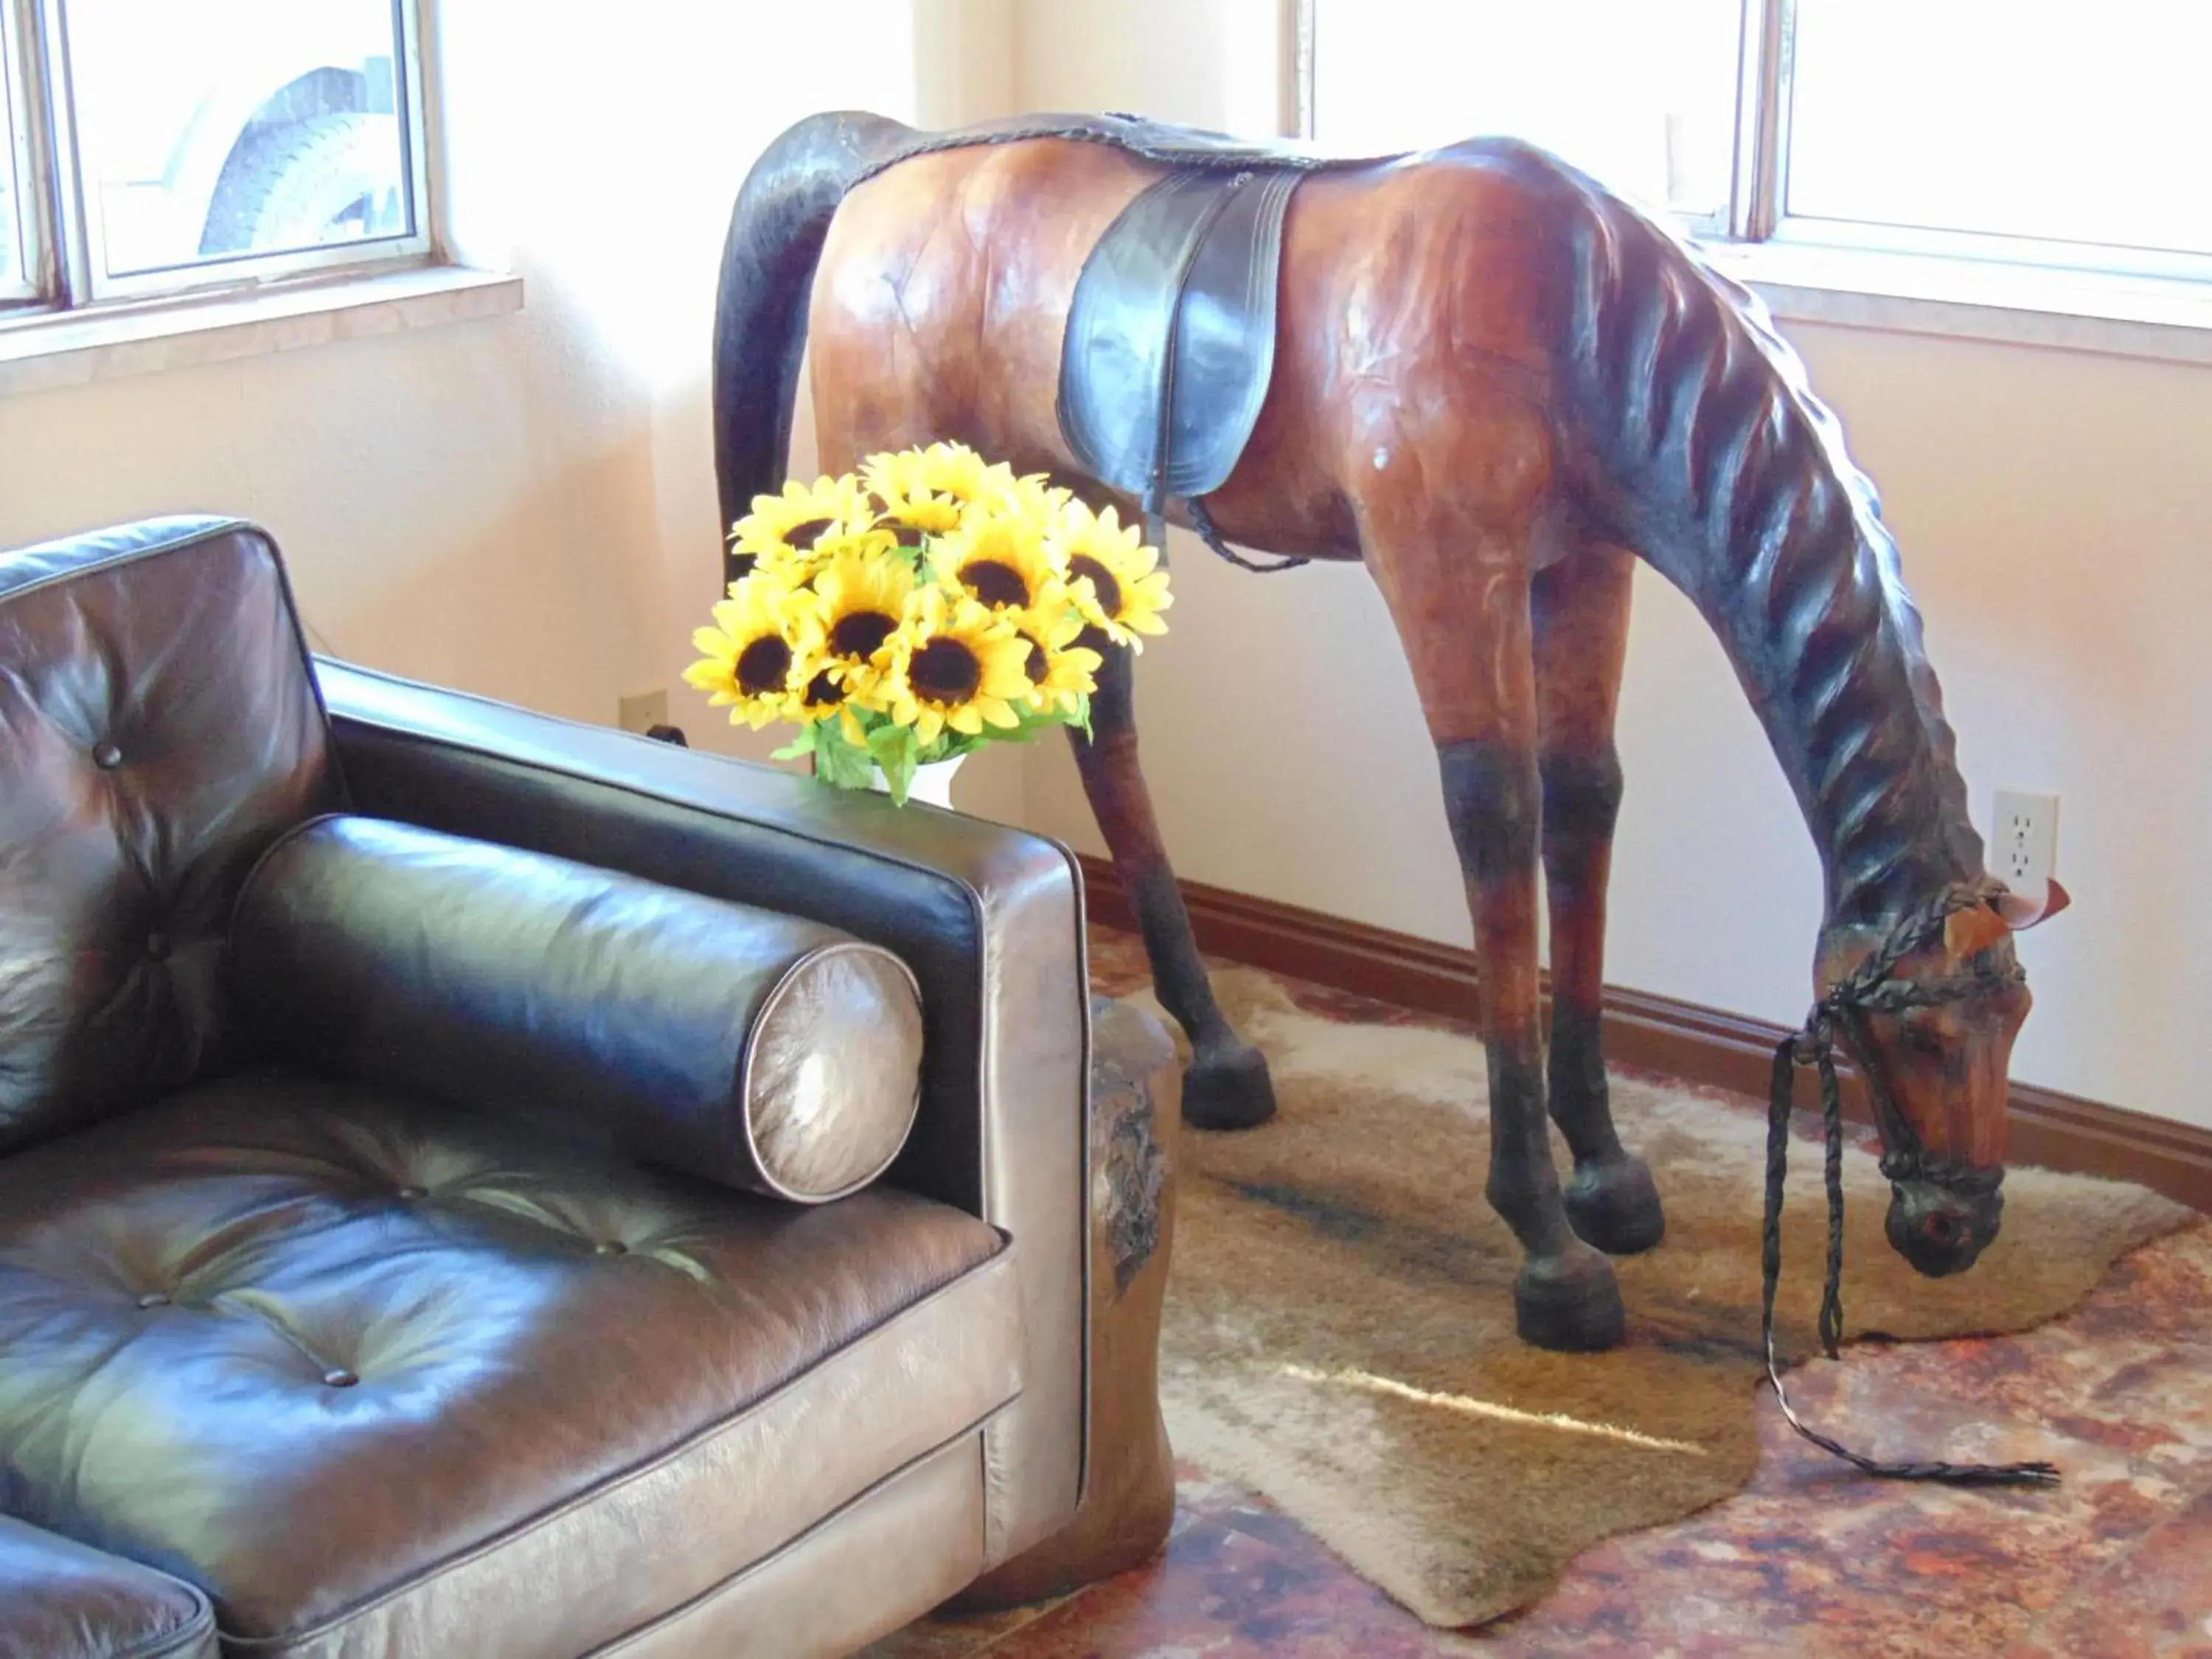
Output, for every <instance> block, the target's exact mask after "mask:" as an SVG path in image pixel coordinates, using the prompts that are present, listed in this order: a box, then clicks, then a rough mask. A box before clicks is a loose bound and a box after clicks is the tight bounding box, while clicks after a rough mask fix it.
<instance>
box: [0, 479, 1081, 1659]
mask: <svg viewBox="0 0 2212 1659" xmlns="http://www.w3.org/2000/svg"><path fill="white" fill-rule="evenodd" d="M802 970H803V971H802ZM794 987H797V988H794ZM1087 1020H1088V1007H1087V1003H1086V997H1085V963H1084V956H1083V933H1082V901H1081V894H1080V888H1079V882H1078V879H1077V877H1076V874H1075V872H1074V869H1073V865H1072V863H1071V860H1070V859H1069V857H1068V856H1067V854H1066V852H1065V850H1064V849H1062V848H1058V847H1056V846H1054V845H1053V844H1051V843H1049V842H1043V841H1041V840H1038V839H1036V838H1034V837H1031V836H1025V835H1021V834H1018V833H1016V832H1013V831H1011V830H1006V829H999V828H996V827H994V826H989V825H986V824H983V823H979V822H976V821H975V820H973V819H969V818H964V817H957V816H955V815H952V814H949V813H941V812H936V811H930V810H927V809H920V808H915V809H908V810H906V811H898V810H896V809H894V808H893V807H891V806H890V804H889V803H888V802H887V801H884V800H882V799H877V798H872V797H858V798H856V797H852V796H847V795H843V794H841V793H834V792H830V791H827V790H823V789H820V788H819V787H817V786H815V785H814V784H812V783H811V781H807V780H805V779H796V778H793V777H791V776H789V775H785V774H782V773H780V772H776V771H774V770H771V769H763V768H756V767H749V766H745V765H742V764H738V763H732V762H729V761H726V760H722V759H720V758H716V757H711V756H708V755H704V754H700V753H695V752H691V751H689V750H684V749H682V748H678V747H674V746H671V745H667V744H658V743H653V742H651V741H648V740H647V739H644V738H634V737H630V736H629V735H626V734H624V733H622V732H615V731H612V730H610V729H605V728H600V727H593V726H579V725H574V724H570V723H567V722H564V721H560V720H552V719H549V718H546V717H544V716H541V715H538V714H531V713H527V712H525V711H523V710H520V709H517V708H509V707H506V706H503V705H500V704H496V703H493V702H484V701H482V700H479V699H476V698H473V697H468V696H459V695H457V694H455V693H453V692H450V691H446V690H436V689H433V688H430V687H428V686H423V685H419V684H411V683H408V682H405V681H402V680H398V679H394V678H390V677H387V676H385V675H380V674H375V673H371V672H368V671H364V670H362V669H359V668H355V667H349V666H345V665H341V664H338V663H336V662H331V661H328V660H323V659H314V658H312V657H311V656H310V655H309V653H307V651H306V649H305V648H304V647H303V645H302V642H301V635H300V630H299V625H298V623H297V620H296V617H295V612H294V609H293V605H292V602H291V599H290V595H289V591H288V589H287V586H286V583H285V578H284V574H283V566H282V563H281V561H280V559H279V557H278V555H277V552H276V548H275V546H274V545H273V544H272V543H271V542H270V539H269V538H267V537H266V536H265V535H264V534H263V533H262V532H259V531H258V530H256V529H254V528H252V526H247V525H244V524H241V523H238V522H235V521H231V520H212V519H178V520H158V521H154V522H150V523H146V524H141V525H137V526H130V527H127V528H124V529H119V530H116V531H112V532H104V533H101V534H96V535H91V536H86V537H81V538H75V539H72V540H69V541H64V542H58V543H54V544H47V545H44V546H39V547H33V548H29V549H26V550H21V551H18V552H15V553H13V554H7V555H0V1659H16V1656H21V1655H29V1654H36V1655H38V1656H40V1659H61V1656H68V1659H75V1656H79V1655H86V1656H89V1655H95V1654H118V1655H119V1654H125V1653H128V1654H132V1655H155V1654H158V1655H170V1654H180V1655H181V1654H192V1655H199V1654H213V1653H216V1652H218V1651H220V1652H222V1653H227V1654H252V1655H266V1656H308V1655H314V1656H347V1659H369V1656H417V1655H419V1656H441V1659H447V1656H450V1659H501V1656H513V1659H526V1656H528V1659H536V1656H556V1655H558V1656H574V1655H582V1654H592V1655H613V1654H621V1655H623V1656H636V1659H642V1656H662V1655H683V1656H690V1655H710V1654H711V1655H715V1656H723V1655H739V1654H763V1655H775V1656H801V1655H813V1654H836V1653H844V1652H848V1651H850V1650H853V1649H854V1648H856V1647H858V1646H860V1645H862V1644H866V1643H867V1642H869V1641H871V1640H872V1639H874V1638H877V1637H878V1636H879V1635H881V1634H883V1633H884V1632H888V1631H890V1630H891V1629H893V1628H895V1627H896V1626H899V1625H901V1624H902V1623H904V1622H906V1621H907V1620H910V1619H912V1618H914V1617H915V1616H917V1615H919V1614H920V1613H923V1612H925V1611H926V1610H927V1609H928V1608H930V1607H933V1606H934V1605H936V1604H937V1603H939V1601H943V1600H945V1599H946V1598H948V1597H950V1596H951V1595H954V1594H956V1593H957V1592H958V1591H959V1590H960V1589H962V1588H963V1587H964V1586H965V1585H967V1584H969V1583H970V1582H971V1581H973V1580H974V1579H975V1578H976V1577H978V1576H979V1575H981V1574H982V1573H984V1572H986V1571H988V1570H989V1569H991V1568H992V1567H994V1565H998V1564H1000V1563H1001V1562H1004V1561H1006V1560H1007V1559H1009V1558H1011V1557H1012V1556H1014V1555H1016V1554H1018V1553H1021V1552H1023V1551H1024V1550H1026V1549H1028V1548H1030V1547H1032V1546H1034V1545H1036V1544H1037V1543H1039V1542H1040V1541H1043V1540H1045V1539H1046V1538H1048V1537H1049V1536H1050V1535H1052V1534H1054V1532H1056V1531H1057V1530H1059V1529H1060V1528H1062V1527H1064V1526H1065V1525H1066V1522H1068V1520H1069V1518H1070V1517H1071V1516H1073V1514H1074V1513H1075V1510H1076V1507H1077V1504H1078V1499H1079V1495H1080V1491H1081V1488H1082V1486H1083V1484H1084V1480H1085V1469H1084V1468H1083V1460H1084V1455H1085V1452H1084V1447H1085V1434H1084V1413H1085V1388H1086V1378H1085V1353H1086V1330H1085V1319H1086V1311H1085V1310H1086V1294H1085V1275H1086V1270H1087V1263H1086V1242H1085V1241H1086V1239H1087V1237H1088V1236H1089V1217H1088V1212H1087V1204H1088V1194H1087V1181H1086V1176H1085V1071H1086V1060H1087V1045H1088V1042H1089V1031H1088V1025H1087ZM902 1022H903V1023H902ZM732 1078H735V1079H736V1083H735V1085H732ZM733 1089H734V1092H733ZM899 1091H903V1094H900V1092H899ZM861 1097H866V1098H869V1099H874V1100H887V1101H889V1102H890V1106H889V1107H888V1108H887V1109H885V1110H884V1111H879V1112H877V1113H876V1114H875V1116H874V1117H873V1118H872V1120H870V1122H871V1124H872V1127H870V1128H869V1130H868V1133H870V1134H872V1135H874V1136H876V1137H877V1139H878V1142H879V1143H880V1149H881V1150H882V1151H883V1155H882V1156H878V1154H877V1152H868V1153H867V1154H866V1157H864V1158H858V1159H857V1161H856V1159H855V1158H845V1159H844V1160H843V1162H842V1164H841V1163H839V1161H838V1159H837V1158H834V1157H833V1158H829V1162H828V1165H826V1166H822V1160H821V1159H820V1158H817V1157H816V1155H817V1154H819V1153H821V1152H823V1147H824V1145H825V1138H826V1137H829V1136H830V1135H831V1133H832V1132H831V1130H829V1129H827V1128H824V1127H822V1126H823V1124H835V1123H838V1122H842V1121H843V1119H842V1117H841V1116H840V1114H841V1112H842V1110H843V1108H842V1104H841V1103H842V1102H844V1101H846V1100H848V1099H859V1098H861ZM779 1114H781V1116H780V1117H779V1116H778V1115H779ZM887 1126H888V1127H887ZM836 1133H845V1131H843V1130H838V1131H836ZM852 1133H858V1131H854V1132H852ZM885 1135H888V1136H889V1137H890V1138H889V1139H883V1137H884V1136H885ZM779 1137H781V1139H779ZM901 1137H902V1138H901ZM792 1146H797V1147H798V1149H799V1152H798V1156H797V1158H796V1161H795V1162H794V1161H793V1159H792V1158H790V1157H788V1156H787V1153H788V1152H789V1151H790V1148H791V1147H792ZM779 1147H781V1148H782V1149H783V1150H781V1151H779V1150H778V1148H779ZM836 1150H837V1148H836V1146H830V1147H829V1151H830V1152H836ZM890 1152H895V1153H896V1155H895V1157H890ZM884 1157H890V1163H889V1166H888V1168H887V1170H884V1172H883V1173H882V1174H881V1176H880V1177H879V1178H874V1179H871V1178H870V1177H871V1176H874V1174H875V1170H876V1169H877V1168H878V1166H879V1165H880V1164H882V1163H883V1161H884ZM810 1158H811V1159H813V1160H814V1161H813V1162H812V1163H810V1162H809V1159H810ZM779 1159H781V1160H782V1161H781V1164H779V1162H778V1160H779ZM771 1166H775V1167H771ZM817 1166H821V1167H822V1168H826V1170H827V1172H826V1173H821V1178H820V1181H819V1182H818V1183H817V1188H808V1189H805V1190H802V1188H804V1187H805V1182H804V1180H802V1179H801V1177H800V1176H795V1175H793V1174H792V1173H791V1171H792V1170H801V1171H805V1170H817ZM832 1166H834V1167H832ZM778 1169H781V1170H782V1173H781V1174H779V1173H777V1170H778ZM817 1172H820V1171H819V1170H817Z"/></svg>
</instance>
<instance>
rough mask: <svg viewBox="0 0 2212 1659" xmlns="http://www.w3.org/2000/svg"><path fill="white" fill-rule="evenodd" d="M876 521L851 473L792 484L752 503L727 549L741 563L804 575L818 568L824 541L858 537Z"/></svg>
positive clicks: (864, 494) (760, 496)
mask: <svg viewBox="0 0 2212 1659" xmlns="http://www.w3.org/2000/svg"><path fill="white" fill-rule="evenodd" d="M875 521H876V514H875V508H874V506H873V504H872V502H870V501H869V500H868V495H867V491H866V490H865V489H862V488H861V487H860V481H859V480H858V479H857V478H855V477H853V475H852V474H851V473H849V472H848V473H847V474H846V475H845V476H844V477H842V478H817V479H816V480H815V481H814V482H813V483H811V484H803V483H799V481H798V480H797V479H796V478H794V479H793V480H792V481H791V482H790V483H787V484H786V485H784V487H783V494H781V495H756V496H754V497H753V510H752V511H751V512H750V513H746V514H745V516H744V518H742V519H740V520H738V522H737V524H736V525H735V526H733V527H732V530H731V532H730V544H731V547H732V550H734V551H735V552H736V553H737V554H738V556H739V557H741V558H750V559H754V560H757V561H761V562H765V563H766V564H767V565H769V566H770V567H781V568H786V569H788V568H793V567H796V568H799V569H802V570H804V569H807V568H811V566H812V565H813V564H815V563H816V562H817V544H819V543H820V542H821V541H823V539H824V538H827V537H829V536H831V535H857V534H859V533H860V532H865V531H867V530H870V529H872V528H873V527H874V526H875ZM747 568H748V569H750V568H752V567H750V566H748V567H747Z"/></svg>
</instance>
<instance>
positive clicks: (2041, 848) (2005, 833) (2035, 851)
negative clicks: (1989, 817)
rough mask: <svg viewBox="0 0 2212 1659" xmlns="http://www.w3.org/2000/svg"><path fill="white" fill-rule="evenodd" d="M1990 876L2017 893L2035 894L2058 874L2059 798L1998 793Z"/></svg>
mask: <svg viewBox="0 0 2212 1659" xmlns="http://www.w3.org/2000/svg"><path fill="white" fill-rule="evenodd" d="M1994 829H1995V833H1994V834H1992V835H1991V836H1990V874H1991V875H1993V876H1995V877H1996V878H1997V879H1998V880H1999V881H2001V882H2002V883H2003V884H2005V885H2006V886H2008V887H2009V888H2011V889H2012V890H2013V891H2014V892H2015V893H2026V894H2029V895H2033V894H2035V893H2039V892H2040V891H2042V890H2043V884H2044V883H2045V882H2047V881H2049V880H2050V879H2051V878H2052V877H2053V876H2055V875H2056V874H2057V873H2058V797H2057V796H2056V795H2032V794H2029V793H2027V791H2026V790H2022V789H2000V790H1998V791H1997V796H1996V824H1995V826H1994Z"/></svg>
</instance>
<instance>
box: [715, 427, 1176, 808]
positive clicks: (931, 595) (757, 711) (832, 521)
mask: <svg viewBox="0 0 2212 1659" xmlns="http://www.w3.org/2000/svg"><path fill="white" fill-rule="evenodd" d="M731 541H732V545H733V547H734V548H735V550H736V552H737V554H738V558H739V560H740V562H744V563H745V564H746V569H745V574H744V575H743V576H741V577H740V578H739V579H738V580H737V581H735V582H733V583H732V584H731V586H730V591H729V597H728V598H727V599H724V600H723V601H722V602H721V603H720V605H716V606H715V607H714V624H713V626H711V627H708V628H702V629H699V630H698V632H697V633H696V634H694V635H692V641H693V643H694V644H695V645H696V647H698V649H699V651H700V652H701V653H702V656H701V659H700V660H699V661H697V662H696V663H694V664H692V665H691V666H690V668H689V669H687V670H686V671H684V679H685V681H686V682H687V683H688V684H691V685H694V686H696V687H697V688H699V689H700V690H703V691H705V692H707V693H708V694H709V700H710V701H711V702H714V703H715V704H717V705H720V706H726V707H727V708H728V709H729V711H730V719H731V720H732V723H734V724H742V725H746V726H751V727H753V728H754V729H755V730H758V729H759V728H761V727H763V726H769V725H771V724H774V723H775V722H777V721H787V722H790V723H791V724H793V725H795V726H798V727H799V735H798V737H797V738H796V739H795V740H794V741H793V742H792V743H791V744H789V745H787V747H785V748H783V749H780V750H777V751H776V758H777V759H778V760H788V759H793V758H795V757H799V756H802V755H811V756H812V757H813V758H814V770H815V775H816V776H817V777H819V778H821V779H822V780H823V781H825V782H828V783H831V784H835V785H837V786H839V787H842V788H848V789H856V788H869V787H873V785H874V782H875V779H876V776H877V774H878V772H880V773H881V775H882V776H883V779H884V782H885V785H886V786H887V787H888V788H889V789H890V794H891V797H892V799H895V800H896V801H897V802H899V803H900V804H901V805H904V804H905V801H906V797H907V792H908V788H909V787H911V786H912V784H913V781H914V775H915V769H917V768H919V767H921V766H926V765H927V764H929V763H932V762H934V761H942V760H950V759H951V758H953V757H956V756H959V755H964V754H967V753H969V751H970V750H975V749H978V748H981V746H982V745H983V744H985V743H987V742H990V741H992V740H994V739H1012V740H1017V741H1021V740H1026V739H1028V738H1033V737H1035V736H1036V733H1037V732H1039V731H1040V730H1042V728H1044V727H1046V726H1078V727H1080V728H1081V729H1083V730H1085V731H1086V732H1087V731H1088V730H1089V729H1090V723H1091V693H1092V692H1093V691H1094V690H1097V673H1098V670H1099V667H1100V666H1101V665H1102V663H1103V654H1102V653H1103V652H1104V651H1105V650H1106V649H1107V648H1108V647H1109V646H1124V645H1125V646H1128V647H1131V648H1133V649H1137V650H1141V649H1142V648H1143V636H1144V635H1147V634H1163V633H1165V632H1166V631H1167V624H1166V623H1164V621H1162V620H1161V617H1160V613H1161V612H1162V611H1164V610H1166V609H1167V607H1168V605H1170V603H1171V599H1172V596H1171V595H1170V593H1169V592H1168V578H1167V572H1166V571H1165V570H1164V569H1163V568H1160V563H1159V553H1158V550H1157V549H1155V548H1152V547H1148V546H1145V545H1143V544H1141V542H1140V540H1139V532H1138V531H1137V529H1136V527H1135V526H1123V525H1122V524H1121V522H1120V520H1119V518H1118V516H1117V514H1116V513H1115V509H1114V508H1112V507H1107V508H1106V509H1105V510H1104V511H1103V512H1102V513H1093V512H1092V511H1091V508H1090V507H1088V506H1086V505H1085V504H1084V503H1083V502H1082V501H1078V500H1077V499H1076V498H1075V496H1074V495H1073V494H1072V493H1071V492H1070V491H1068V490H1066V489H1059V488H1056V487H1054V486H1053V485H1051V484H1048V483H1047V482H1046V481H1045V480H1044V478H1043V477H1041V476H1035V475H1033V476H1030V477H1016V476H1015V474H1014V472H1013V471H1012V468H1010V467H1007V466H1006V465H1002V464H1000V465H987V464H986V463H985V461H984V460H983V459H982V457H981V456H980V455H978V454H976V453H975V451H973V450H971V449H968V448H966V447H963V446H961V445H958V444H932V445H930V446H929V447H927V449H908V450H902V451H900V452H899V453H896V454H883V455H876V456H872V457H870V458H869V459H868V460H867V461H866V463H865V464H864V465H862V466H861V468H860V471H859V472H857V473H849V472H848V473H847V474H845V475H844V476H843V477H837V478H826V477H825V478H817V480H816V481H815V482H814V483H811V484H803V483H799V482H797V481H796V480H794V481H793V482H792V483H787V484H786V485H785V486H784V489H783V493H782V494H781V495H757V496H755V497H754V498H753V506H752V511H751V512H750V513H747V514H746V515H745V516H744V518H742V519H740V520H738V522H737V524H736V526H734V528H733V529H732V532H731Z"/></svg>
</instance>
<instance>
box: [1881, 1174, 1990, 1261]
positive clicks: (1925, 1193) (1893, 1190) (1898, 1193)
mask: <svg viewBox="0 0 2212 1659" xmlns="http://www.w3.org/2000/svg"><path fill="white" fill-rule="evenodd" d="M2003 1215H2004V1194H2003V1193H2002V1191H2001V1190H1995V1189H1992V1190H1990V1191H1984V1192H1960V1191H1959V1190H1957V1189H1956V1188H1951V1187H1948V1186H1946V1185H1944V1184H1943V1183H1942V1182H1938V1181H1931V1180H1926V1179H1917V1180H1910V1181H1899V1182H1893V1183H1892V1184H1891V1187H1890V1200H1889V1243H1890V1246H1891V1248H1892V1249H1894V1250H1895V1251H1896V1252H1897V1253H1898V1254H1899V1255H1901V1256H1903V1257H1904V1258H1905V1260H1906V1261H1909V1262H1911V1264H1912V1266H1913V1268H1914V1270H1915V1271H1916V1272H1917V1273H1921V1274H1922V1275H1923V1276H1924V1277H1926V1278H1929V1279H1946V1278H1948V1277H1949V1276H1950V1275H1951V1274H1953V1273H1964V1272H1966V1269H1967V1268H1969V1267H1972V1266H1973V1265H1974V1263H1975V1262H1976V1261H1978V1259H1979V1258H1980V1256H1981V1254H1982V1252H1983V1251H1984V1249H1988V1248H1989V1243H1990V1240H1991V1239H1993V1238H1995V1237H1996V1236H1997V1227H1998V1225H1999V1223H2000V1221H2001V1220H2002V1218H2003Z"/></svg>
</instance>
